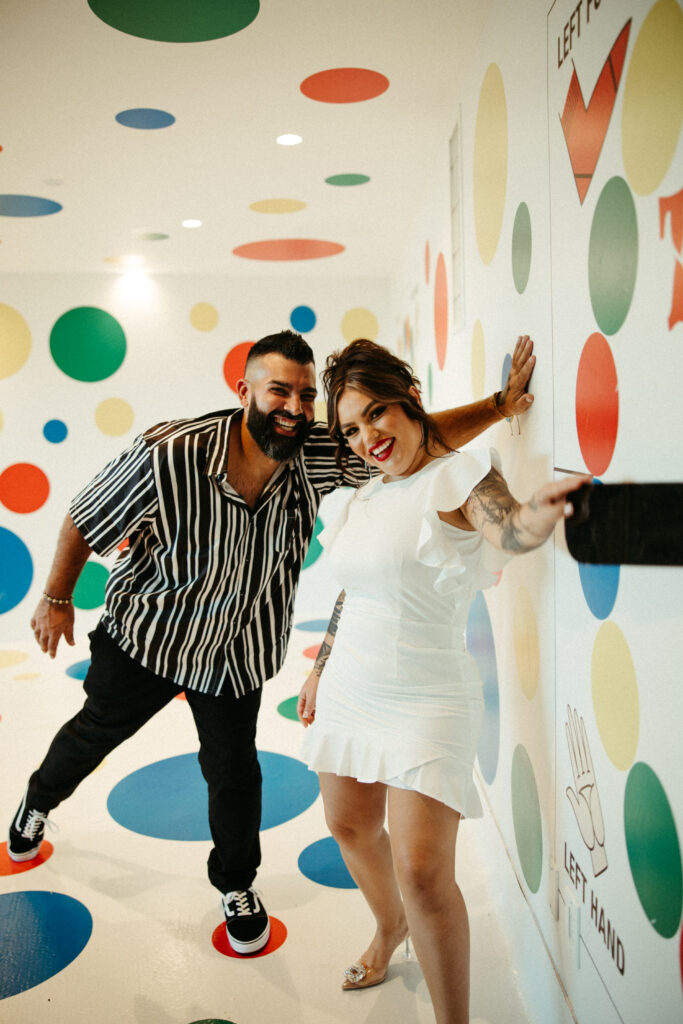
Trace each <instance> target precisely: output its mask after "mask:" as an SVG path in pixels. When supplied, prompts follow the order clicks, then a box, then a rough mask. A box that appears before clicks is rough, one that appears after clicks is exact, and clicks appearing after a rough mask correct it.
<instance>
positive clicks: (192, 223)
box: [183, 218, 202, 228]
mask: <svg viewBox="0 0 683 1024" xmlns="http://www.w3.org/2000/svg"><path fill="white" fill-rule="evenodd" d="M201 226H202V222H201V221H200V220H192V218H190V220H184V221H183V227H184V228H200V227H201Z"/></svg>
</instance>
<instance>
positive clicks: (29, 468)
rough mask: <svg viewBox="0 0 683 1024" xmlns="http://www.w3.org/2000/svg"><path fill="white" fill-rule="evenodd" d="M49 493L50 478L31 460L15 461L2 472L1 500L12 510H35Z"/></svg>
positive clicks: (0, 478)
mask: <svg viewBox="0 0 683 1024" xmlns="http://www.w3.org/2000/svg"><path fill="white" fill-rule="evenodd" d="M49 493H50V482H49V480H48V478H47V477H46V476H45V474H44V473H43V471H42V469H38V467H37V466H33V465H32V464H31V463H30V462H15V463H14V465H13V466H8V467H7V469H6V470H5V471H4V472H3V473H0V501H1V502H2V504H3V505H4V506H5V508H8V509H9V510H10V512H21V513H26V512H35V511H36V509H39V508H40V507H41V506H42V505H44V504H45V502H46V501H47V497H48V494H49Z"/></svg>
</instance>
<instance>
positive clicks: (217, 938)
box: [211, 917, 287, 960]
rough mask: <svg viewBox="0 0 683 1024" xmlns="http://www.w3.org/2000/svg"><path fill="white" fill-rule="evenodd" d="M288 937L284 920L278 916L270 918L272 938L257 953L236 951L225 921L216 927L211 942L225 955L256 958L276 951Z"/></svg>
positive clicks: (246, 958)
mask: <svg viewBox="0 0 683 1024" xmlns="http://www.w3.org/2000/svg"><path fill="white" fill-rule="evenodd" d="M286 938H287V929H286V928H285V926H284V925H283V923H282V921H278V919H277V918H276V917H271V918H270V938H269V939H268V941H267V942H266V944H265V946H264V947H263V949H259V951H258V952H257V953H236V952H235V950H234V949H233V948H232V946H231V945H230V943H229V942H228V934H227V932H226V930H225V923H223V924H219V925H218V927H217V928H214V930H213V934H212V935H211V942H212V944H213V948H214V949H217V950H218V952H219V953H222V954H223V956H232V957H234V958H235V959H236V960H255V959H256V958H257V957H259V956H268V954H269V953H274V952H275V950H276V949H279V948H280V946H282V945H284V942H285V939H286Z"/></svg>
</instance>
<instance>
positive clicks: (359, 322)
mask: <svg viewBox="0 0 683 1024" xmlns="http://www.w3.org/2000/svg"><path fill="white" fill-rule="evenodd" d="M341 330H342V334H343V335H344V337H345V338H346V340H347V341H355V340H356V338H368V340H369V341H375V339H376V338H377V335H378V333H379V323H378V322H377V317H376V316H375V314H374V313H371V312H370V310H369V309H363V307H362V306H358V307H357V308H356V309H349V310H348V312H346V313H345V314H344V316H343V318H342V322H341Z"/></svg>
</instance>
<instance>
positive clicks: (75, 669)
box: [66, 658, 90, 679]
mask: <svg viewBox="0 0 683 1024" xmlns="http://www.w3.org/2000/svg"><path fill="white" fill-rule="evenodd" d="M89 668H90V658H85V659H84V660H83V661H75V662H74V663H73V665H69V667H68V668H67V670H66V674H67V675H68V676H71V678H72V679H85V677H86V676H87V674H88V669H89Z"/></svg>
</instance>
